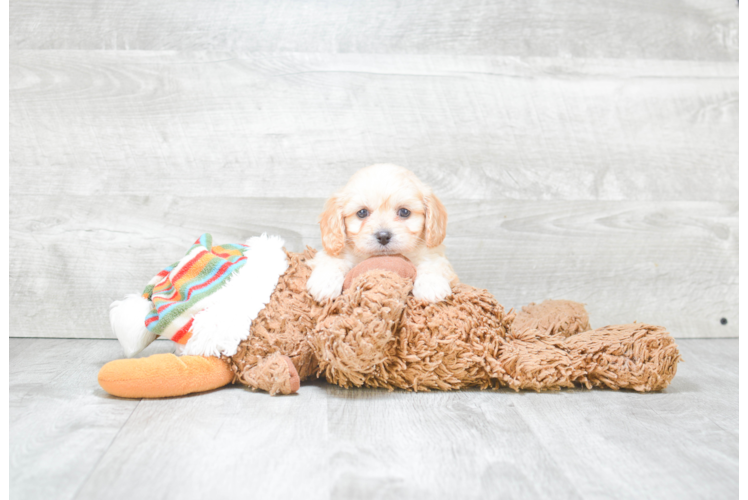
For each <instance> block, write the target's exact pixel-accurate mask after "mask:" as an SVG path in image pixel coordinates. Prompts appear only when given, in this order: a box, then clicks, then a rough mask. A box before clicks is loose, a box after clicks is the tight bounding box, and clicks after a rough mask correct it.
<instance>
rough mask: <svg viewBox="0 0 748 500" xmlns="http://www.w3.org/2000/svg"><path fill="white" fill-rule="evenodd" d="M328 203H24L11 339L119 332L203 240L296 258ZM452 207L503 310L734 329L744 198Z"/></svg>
mask: <svg viewBox="0 0 748 500" xmlns="http://www.w3.org/2000/svg"><path fill="white" fill-rule="evenodd" d="M323 203H324V200H323V199H297V200H293V202H289V200H287V199H267V198H265V199H246V198H225V197H221V198H212V197H199V198H192V197H177V196H152V197H151V196H124V195H117V196H114V195H107V196H97V197H83V196H69V195H58V196H37V195H26V196H14V197H13V199H12V203H11V214H10V215H11V226H10V237H11V248H10V253H11V255H13V256H14V258H13V259H12V260H11V262H10V288H11V301H12V304H13V307H12V308H11V315H10V325H11V330H10V332H11V335H12V336H33V337H85V338H102V337H111V336H112V334H111V331H110V328H109V325H108V318H107V310H108V305H109V304H110V303H111V302H112V301H113V300H117V299H120V298H122V297H123V296H124V295H125V294H128V293H137V292H140V291H141V290H142V289H143V287H144V286H145V284H146V283H147V282H148V280H150V278H151V277H153V275H155V274H156V273H157V272H158V271H159V270H161V269H163V268H164V267H166V266H167V265H169V264H171V263H172V262H174V261H176V260H178V259H179V258H180V257H181V256H182V255H184V253H185V252H186V251H187V249H188V248H189V246H190V244H191V243H192V242H193V241H194V240H195V239H196V238H197V237H198V236H199V235H200V234H202V233H203V232H210V233H212V234H213V237H214V241H215V242H216V244H220V243H229V242H242V241H244V240H245V239H246V238H247V237H249V236H253V235H257V234H261V233H263V232H268V233H271V234H279V235H280V236H282V237H283V238H284V239H285V241H286V246H287V248H289V249H290V250H293V251H300V250H302V249H303V248H304V246H305V245H312V246H314V247H315V248H320V239H319V227H318V225H317V214H318V213H319V212H320V211H321V208H322V205H323ZM445 204H446V206H447V209H448V211H449V213H450V223H449V227H448V230H447V234H448V236H447V240H446V245H447V256H448V258H449V259H450V261H451V262H452V264H453V266H454V268H455V270H456V271H457V274H458V275H459V276H460V278H461V280H462V281H463V282H464V283H468V284H471V285H474V286H477V287H480V288H486V289H488V290H489V291H491V292H492V293H493V294H494V295H495V296H496V297H497V299H498V300H499V302H501V303H502V304H504V305H505V306H506V307H507V308H509V307H517V306H521V305H524V304H527V303H529V302H536V301H542V300H544V299H547V298H553V299H570V300H576V301H580V302H583V303H586V304H587V308H588V310H589V312H590V316H591V320H592V324H593V326H594V327H598V326H604V325H606V324H617V323H629V322H633V321H639V322H647V323H653V324H659V325H664V326H666V327H667V328H669V329H670V331H671V332H672V333H673V334H674V335H675V336H677V337H708V336H720V337H732V336H737V335H738V327H737V326H738V273H737V269H738V251H737V247H738V228H737V223H738V205H737V203H729V202H728V203H717V202H631V201H618V202H616V201H613V202H599V201H576V202H570V201H544V202H532V201H482V202H473V201H457V200H445ZM50 207H54V209H51V208H50ZM40 304H43V305H44V307H40ZM71 304H72V306H71ZM722 318H725V319H726V320H727V321H728V323H727V325H720V320H721V319H722Z"/></svg>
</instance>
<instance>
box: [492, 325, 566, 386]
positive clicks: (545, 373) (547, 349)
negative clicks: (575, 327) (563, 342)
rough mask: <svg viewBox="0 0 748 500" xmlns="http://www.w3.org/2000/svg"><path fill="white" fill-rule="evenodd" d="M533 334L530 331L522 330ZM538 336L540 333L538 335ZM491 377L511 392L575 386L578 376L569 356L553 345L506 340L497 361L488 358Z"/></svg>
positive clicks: (535, 341) (534, 341) (541, 342)
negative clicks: (512, 390)
mask: <svg viewBox="0 0 748 500" xmlns="http://www.w3.org/2000/svg"><path fill="white" fill-rule="evenodd" d="M524 334H525V336H527V337H530V336H531V335H533V330H527V331H525V333H524ZM538 335H539V336H540V335H541V334H540V333H539V332H538ZM487 363H488V366H489V368H490V371H491V372H492V373H491V375H492V377H494V378H496V379H498V380H499V381H500V383H501V385H506V386H509V387H510V388H512V389H514V390H517V391H518V390H520V389H531V390H535V391H543V390H555V389H560V388H562V387H569V388H570V387H574V381H575V378H576V376H577V375H578V374H577V373H576V372H575V370H574V362H573V359H572V357H571V356H570V355H569V353H568V352H567V351H566V350H564V349H561V348H559V347H557V346H556V345H554V344H553V343H546V342H543V341H537V340H531V341H523V340H518V339H507V341H506V343H505V344H504V345H502V346H501V349H500V354H499V356H498V357H497V358H496V359H487Z"/></svg>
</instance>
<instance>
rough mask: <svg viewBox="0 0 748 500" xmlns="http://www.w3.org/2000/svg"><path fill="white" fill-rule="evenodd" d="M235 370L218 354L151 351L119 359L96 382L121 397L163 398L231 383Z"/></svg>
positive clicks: (105, 366)
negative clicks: (180, 353) (144, 355)
mask: <svg viewBox="0 0 748 500" xmlns="http://www.w3.org/2000/svg"><path fill="white" fill-rule="evenodd" d="M233 379H234V374H233V372H232V371H231V369H230V368H229V365H228V363H226V362H225V361H224V360H222V359H221V358H216V357H212V356H175V355H174V354H171V353H168V354H154V355H153V356H148V357H147V358H135V359H118V360H115V361H110V362H109V363H107V364H105V365H104V366H103V367H102V368H101V370H100V371H99V385H100V386H101V387H102V389H104V390H105V391H106V392H108V393H109V394H112V395H113V396H119V397H121V398H138V399H140V398H166V397H170V396H184V395H185V394H191V393H193V392H203V391H209V390H211V389H216V388H218V387H222V386H224V385H226V384H230V383H231V381H232V380H233Z"/></svg>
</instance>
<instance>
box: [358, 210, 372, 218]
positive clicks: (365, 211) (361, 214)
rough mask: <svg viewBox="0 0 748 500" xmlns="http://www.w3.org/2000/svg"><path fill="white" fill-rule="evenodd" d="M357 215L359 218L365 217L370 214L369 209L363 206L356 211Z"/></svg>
mask: <svg viewBox="0 0 748 500" xmlns="http://www.w3.org/2000/svg"><path fill="white" fill-rule="evenodd" d="M356 215H358V218H359V219H365V218H367V217H368V216H369V211H368V210H366V209H365V208H362V209H361V210H359V211H358V212H356Z"/></svg>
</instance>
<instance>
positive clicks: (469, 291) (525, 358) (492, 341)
mask: <svg viewBox="0 0 748 500" xmlns="http://www.w3.org/2000/svg"><path fill="white" fill-rule="evenodd" d="M313 256H314V250H312V249H311V248H307V250H306V251H305V252H304V253H302V254H295V253H288V260H289V266H288V269H287V271H286V273H285V274H284V275H283V276H282V277H281V279H280V281H279V283H278V288H277V289H276V291H275V292H274V293H273V296H272V297H271V301H270V303H269V304H268V305H267V307H266V308H265V309H264V310H263V311H262V312H261V313H260V315H259V317H258V318H257V319H256V320H255V321H254V322H253V323H252V326H251V329H250V335H249V337H248V338H247V339H246V340H244V341H243V342H241V344H240V345H239V348H238V350H237V353H236V354H235V355H234V356H231V357H225V358H224V359H225V360H226V361H227V362H228V364H229V366H230V368H231V370H232V372H233V373H234V380H235V381H239V382H242V383H244V384H246V385H248V386H250V387H253V388H259V389H263V390H267V391H269V392H271V393H272V394H274V393H276V392H279V393H282V394H288V393H289V392H294V391H295V388H294V387H295V386H296V387H297V383H296V380H302V381H303V380H304V379H306V378H308V377H310V376H312V375H314V374H317V375H318V376H320V375H324V376H325V378H326V379H327V380H328V381H329V382H331V383H334V384H338V385H340V386H343V387H353V386H356V387H360V386H367V387H383V388H387V389H395V388H399V389H405V390H413V391H428V390H453V389H460V388H464V387H479V388H481V389H488V388H499V387H510V388H512V389H515V390H520V389H532V390H536V391H540V390H554V389H559V388H562V387H575V386H581V387H586V388H592V387H607V388H611V389H622V388H625V389H633V390H636V391H654V390H660V389H663V388H665V387H667V385H668V384H669V383H670V381H671V380H672V378H673V377H674V376H675V372H676V369H677V363H678V361H680V355H679V353H678V349H677V346H676V345H675V342H674V341H673V339H672V337H671V336H670V335H669V334H668V332H667V331H665V329H664V328H662V327H657V326H651V325H646V324H638V323H634V324H630V325H617V326H608V327H604V328H599V329H597V330H589V321H588V317H587V313H586V311H585V310H584V306H582V305H581V304H578V303H575V302H570V301H546V302H544V303H542V304H530V305H529V306H526V307H524V308H523V309H522V310H521V311H519V312H516V313H515V312H513V311H510V312H509V313H505V311H504V308H503V307H502V306H501V305H500V304H499V303H498V302H497V301H496V299H495V298H494V297H493V296H492V295H491V294H490V293H488V292H487V291H486V290H480V289H476V288H474V287H471V286H468V285H463V284H459V285H456V286H454V287H453V290H452V291H453V293H452V295H450V296H449V297H447V299H446V300H444V301H441V302H438V303H429V302H427V301H425V300H420V299H416V298H414V297H413V295H412V293H411V292H412V288H413V280H412V279H411V278H409V277H403V276H401V275H400V274H396V273H393V272H390V271H386V270H376V269H375V270H371V271H368V272H366V273H364V274H361V275H360V276H357V277H356V278H355V279H353V281H352V283H351V286H350V287H349V288H348V289H347V290H346V291H345V292H344V293H343V294H342V295H340V296H339V297H337V298H336V299H334V300H329V301H327V302H326V303H324V304H319V303H317V302H315V301H314V299H313V298H312V297H311V295H309V293H308V292H307V291H306V280H307V279H308V277H309V275H310V274H311V269H310V268H309V266H308V265H307V264H306V263H307V261H308V260H309V259H311V258H312V257H313ZM283 356H287V359H288V360H289V361H290V362H282V361H280V358H282V357H283ZM271 358H272V359H273V362H272V363H269V362H268V360H269V359H271ZM269 367H272V369H271V368H269ZM270 378H272V380H270Z"/></svg>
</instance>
